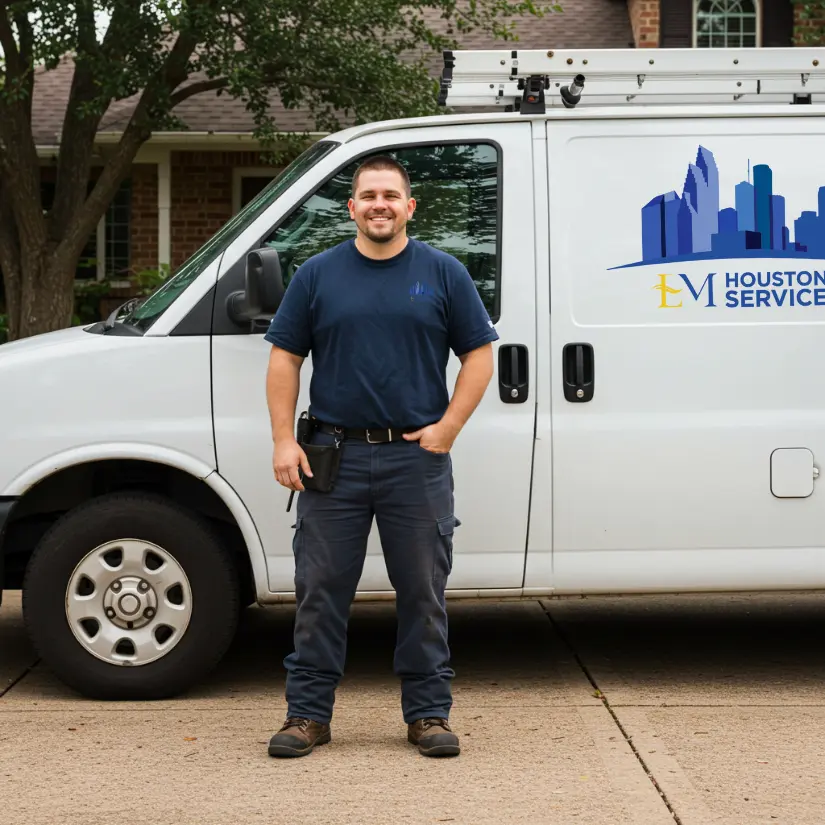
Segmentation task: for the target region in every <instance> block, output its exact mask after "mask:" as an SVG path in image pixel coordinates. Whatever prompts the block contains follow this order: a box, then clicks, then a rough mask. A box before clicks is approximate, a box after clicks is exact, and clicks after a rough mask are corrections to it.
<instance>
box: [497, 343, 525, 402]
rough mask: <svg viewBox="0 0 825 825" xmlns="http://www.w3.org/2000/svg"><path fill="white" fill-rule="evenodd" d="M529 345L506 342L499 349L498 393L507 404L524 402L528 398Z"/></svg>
mask: <svg viewBox="0 0 825 825" xmlns="http://www.w3.org/2000/svg"><path fill="white" fill-rule="evenodd" d="M528 366H529V365H528V358H527V347H525V346H524V344H504V345H502V346H501V347H499V350H498V394H499V397H500V398H501V400H502V401H503V402H504V403H505V404H523V403H524V402H525V401H526V400H527V396H528V394H529V393H528V390H529V381H530V373H529V371H528Z"/></svg>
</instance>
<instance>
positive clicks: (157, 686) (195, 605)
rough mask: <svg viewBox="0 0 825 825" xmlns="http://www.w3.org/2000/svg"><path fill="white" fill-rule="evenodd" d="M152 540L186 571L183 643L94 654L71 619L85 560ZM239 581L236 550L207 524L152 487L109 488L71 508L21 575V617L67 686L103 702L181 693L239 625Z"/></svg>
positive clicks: (208, 665)
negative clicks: (106, 549)
mask: <svg viewBox="0 0 825 825" xmlns="http://www.w3.org/2000/svg"><path fill="white" fill-rule="evenodd" d="M130 538H131V539H139V540H140V541H141V542H151V543H152V544H154V545H157V546H158V547H159V548H162V549H163V550H164V551H165V552H166V553H168V554H169V555H170V556H171V557H172V558H173V559H174V561H175V562H176V563H177V565H178V566H179V568H181V569H182V570H183V573H184V574H185V576H186V578H187V580H188V584H189V587H190V589H191V614H190V618H189V620H188V625H187V626H186V628H185V630H184V631H183V633H182V635H181V637H180V640H179V641H177V643H176V644H175V646H174V647H172V649H171V650H169V652H168V653H166V654H165V655H162V656H161V658H159V659H156V660H154V661H149V662H148V663H146V664H142V665H136V666H123V665H118V664H112V663H110V662H107V661H104V660H103V659H101V658H98V657H97V656H95V655H94V654H92V653H90V652H89V651H88V650H87V649H86V648H85V647H84V646H83V645H82V644H81V643H80V642H79V641H78V639H77V638H76V636H75V634H74V633H73V631H72V629H71V626H70V624H69V620H68V618H67V608H66V600H67V588H68V585H69V582H70V581H71V579H72V576H73V575H74V573H75V570H76V568H77V566H78V565H79V564H80V562H81V560H83V559H84V557H85V556H86V555H87V554H88V553H90V551H92V550H94V549H95V548H97V547H100V546H101V545H103V544H105V543H106V542H116V541H119V540H126V539H130ZM238 613H239V583H238V574H237V570H236V568H235V565H234V563H233V561H232V557H231V554H230V553H229V552H228V551H227V549H226V548H225V547H224V546H223V545H222V544H221V542H220V540H219V538H218V536H217V533H216V532H215V531H214V530H213V529H212V528H211V527H210V525H209V524H208V522H206V520H205V519H203V518H201V517H200V516H198V515H196V514H195V513H193V512H191V511H190V510H188V509H186V508H184V507H181V506H180V505H178V504H176V503H174V502H172V501H170V500H169V499H167V498H165V497H163V496H160V495H156V494H151V493H140V492H125V493H123V492H121V493H111V494H106V495H103V496H100V497H98V498H95V499H92V500H90V501H88V502H86V503H84V504H82V505H80V506H79V507H77V508H75V509H73V510H71V511H69V512H68V513H66V514H65V515H63V516H62V517H61V518H60V519H59V520H58V521H57V522H56V523H55V524H54V525H53V526H52V527H51V528H50V529H49V531H48V532H47V533H46V534H45V535H44V536H43V538H42V539H41V541H40V543H39V544H38V545H37V547H36V548H35V551H34V553H33V554H32V557H31V559H30V561H29V564H28V567H27V570H26V576H25V579H24V582H23V615H24V619H25V622H26V626H27V629H28V633H29V635H30V637H31V640H32V643H33V645H34V647H35V649H36V651H37V652H38V654H39V655H40V657H41V658H42V659H43V662H44V663H45V664H46V665H47V666H48V667H49V668H50V669H51V670H52V671H53V672H54V673H55V674H56V675H57V676H58V677H59V678H60V679H61V680H62V681H63V682H65V683H66V684H67V685H68V686H69V687H71V688H73V689H75V690H76V691H78V692H79V693H81V694H82V695H84V696H87V697H89V698H93V699H103V700H151V699H165V698H169V697H173V696H177V695H179V694H180V693H182V692H184V691H186V690H187V689H188V688H190V687H191V686H192V685H194V684H195V683H197V682H198V681H199V680H201V679H202V678H203V677H204V676H206V674H207V673H209V672H210V671H211V670H212V669H213V668H214V667H215V666H216V665H217V664H218V662H219V661H220V660H221V658H222V657H223V656H224V654H225V653H226V651H227V650H228V648H229V646H230V644H231V643H232V640H233V638H234V636H235V632H236V629H237V624H238Z"/></svg>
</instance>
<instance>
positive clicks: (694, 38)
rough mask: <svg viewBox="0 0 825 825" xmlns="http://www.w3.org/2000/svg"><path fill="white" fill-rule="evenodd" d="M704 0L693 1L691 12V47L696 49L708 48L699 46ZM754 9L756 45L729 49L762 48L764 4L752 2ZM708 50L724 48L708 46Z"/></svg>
mask: <svg viewBox="0 0 825 825" xmlns="http://www.w3.org/2000/svg"><path fill="white" fill-rule="evenodd" d="M701 2H702V0H693V9H692V12H691V18H690V24H691V46H692V47H693V48H694V49H700V48H706V47H705V46H699V45H697V44H698V42H699V5H700V3H701ZM752 2H753V6H754V9H755V10H756V16H755V20H756V43H755V44H754V46H741V47H736V46H730V47H729V48H743V49H748V48H755V49H759V48H762V2H761V0H752ZM707 48H709V49H713V48H724V47H720V46H708V47H707Z"/></svg>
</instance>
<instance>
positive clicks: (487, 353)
mask: <svg viewBox="0 0 825 825" xmlns="http://www.w3.org/2000/svg"><path fill="white" fill-rule="evenodd" d="M459 360H460V361H461V369H460V370H459V371H458V377H457V378H456V382H455V390H454V391H453V397H452V399H451V400H450V404H449V406H448V407H447V410H446V412H445V413H444V416H443V417H442V419H441V421H439V422H437V423H436V424H431V425H430V426H429V427H424V428H423V429H421V430H418V431H417V432H414V433H409V434H408V435H405V436H404V438H406V439H407V440H408V441H419V443H420V444H421V446H422V447H423V448H424V449H425V450H430V452H434V453H447V452H449V451H450V449H451V448H452V446H453V443H454V442H455V440H456V438H457V437H458V434H459V433H460V432H461V430H462V429H463V427H464V425H465V424H466V423H467V421H469V419H470V416H471V415H472V414H473V412H475V409H476V407H477V406H478V405H479V404H480V403H481V399H482V398H483V397H484V393H485V391H486V390H487V386H488V385H489V383H490V380H491V379H492V377H493V345H492V344H483V345H482V346H480V347H477V348H476V349H474V350H471V351H470V352H467V353H464V354H463V355H460V356H459Z"/></svg>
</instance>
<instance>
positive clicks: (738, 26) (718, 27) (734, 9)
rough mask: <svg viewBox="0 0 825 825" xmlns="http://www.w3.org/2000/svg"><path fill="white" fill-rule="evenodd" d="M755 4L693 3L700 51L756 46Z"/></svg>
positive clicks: (736, 0)
mask: <svg viewBox="0 0 825 825" xmlns="http://www.w3.org/2000/svg"><path fill="white" fill-rule="evenodd" d="M758 17H759V8H758V2H757V0H696V2H695V3H694V20H695V22H694V31H695V32H696V35H695V37H696V46H697V48H700V49H714V48H716V49H718V48H732V49H738V48H742V47H751V46H754V47H755V46H758V45H759V26H758Z"/></svg>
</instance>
